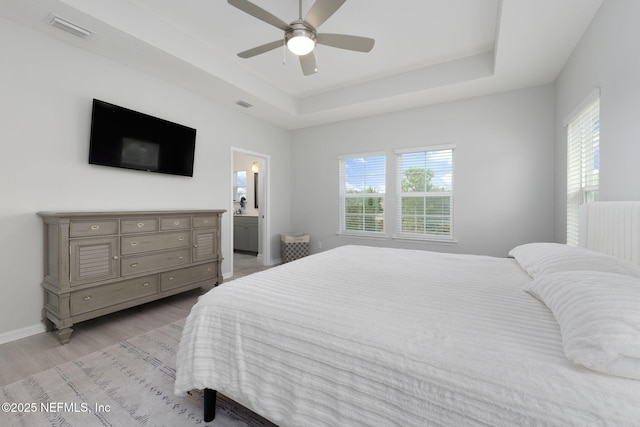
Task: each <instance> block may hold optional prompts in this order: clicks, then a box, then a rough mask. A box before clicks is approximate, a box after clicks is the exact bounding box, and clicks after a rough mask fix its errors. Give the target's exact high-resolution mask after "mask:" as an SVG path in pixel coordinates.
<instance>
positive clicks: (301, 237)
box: [280, 233, 309, 243]
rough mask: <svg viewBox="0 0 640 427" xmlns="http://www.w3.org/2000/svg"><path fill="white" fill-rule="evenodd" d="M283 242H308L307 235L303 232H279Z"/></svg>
mask: <svg viewBox="0 0 640 427" xmlns="http://www.w3.org/2000/svg"><path fill="white" fill-rule="evenodd" d="M280 240H282V242H283V243H309V235H308V234H304V233H293V234H281V235H280Z"/></svg>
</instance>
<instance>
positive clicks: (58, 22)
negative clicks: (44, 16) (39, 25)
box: [49, 15, 93, 39]
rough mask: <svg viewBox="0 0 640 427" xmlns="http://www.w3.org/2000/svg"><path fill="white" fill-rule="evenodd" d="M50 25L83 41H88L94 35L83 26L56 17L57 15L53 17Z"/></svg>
mask: <svg viewBox="0 0 640 427" xmlns="http://www.w3.org/2000/svg"><path fill="white" fill-rule="evenodd" d="M49 24H50V25H53V26H54V27H56V28H60V29H61V30H64V31H66V32H68V33H71V34H73V35H74V36H77V37H80V38H83V39H86V38H87V37H89V36H90V35H91V34H93V33H92V32H91V31H89V30H87V29H86V28H82V27H81V26H79V25H76V24H74V23H73V22H70V21H67V20H66V19H64V18H60V17H59V16H56V15H51V18H50V19H49Z"/></svg>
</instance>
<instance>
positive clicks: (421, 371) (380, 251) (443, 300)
mask: <svg viewBox="0 0 640 427" xmlns="http://www.w3.org/2000/svg"><path fill="white" fill-rule="evenodd" d="M529 280H530V277H529V276H528V275H527V273H525V272H524V271H523V270H522V268H521V267H520V266H519V265H518V264H517V263H516V261H514V260H513V259H506V258H493V257H483V256H473V255H455V254H442V253H434V252H426V251H413V250H399V249H386V248H373V247H363V246H344V247H340V248H337V249H334V250H331V251H327V252H323V253H320V254H317V255H312V256H309V257H306V258H303V259H301V260H298V261H295V262H292V263H288V264H285V265H283V266H280V267H276V268H273V269H270V270H267V271H265V272H261V273H257V274H254V275H251V276H248V277H245V278H241V279H238V280H234V281H231V282H228V283H225V284H223V285H221V286H219V287H217V288H215V289H213V290H212V291H210V292H209V293H207V294H206V295H204V296H202V297H201V298H200V300H199V302H198V303H197V304H196V305H195V306H194V307H193V309H192V311H191V314H190V315H189V317H188V319H187V322H186V325H185V329H184V332H183V336H182V341H181V343H180V349H179V352H178V357H177V376H176V383H175V391H176V393H177V394H183V393H185V392H187V391H189V390H191V389H203V388H207V387H208V388H212V389H215V390H218V391H219V392H220V393H223V394H225V395H227V396H229V397H231V398H232V399H234V400H236V401H238V402H239V403H241V404H243V405H245V406H246V407H248V408H250V409H252V410H254V411H255V412H257V413H259V414H261V415H263V416H265V417H266V418H268V419H270V420H271V421H273V422H274V423H276V424H279V425H281V426H323V425H326V426H332V427H335V426H358V425H368V426H429V425H452V426H454V425H455V426H460V425H503V426H514V425H558V426H567V425H576V426H588V425H639V424H640V381H635V380H629V379H624V378H617V377H612V376H607V375H604V374H600V373H597V372H592V371H589V370H587V369H585V368H581V367H579V366H576V365H574V364H572V363H571V362H570V361H568V360H567V358H566V357H565V356H564V354H563V351H562V343H561V337H560V333H559V328H558V325H557V323H556V321H555V319H554V318H553V316H552V314H551V312H550V311H549V310H548V309H547V308H546V307H545V306H544V305H543V304H542V303H541V302H540V301H538V300H536V299H535V298H533V297H532V296H531V295H529V294H527V293H525V292H524V291H523V290H522V286H523V285H524V284H525V283H526V282H528V281H529Z"/></svg>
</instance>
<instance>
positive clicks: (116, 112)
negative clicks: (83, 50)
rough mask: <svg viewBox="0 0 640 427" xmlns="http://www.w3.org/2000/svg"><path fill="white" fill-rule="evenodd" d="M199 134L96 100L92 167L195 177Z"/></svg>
mask: <svg viewBox="0 0 640 427" xmlns="http://www.w3.org/2000/svg"><path fill="white" fill-rule="evenodd" d="M195 146H196V130H195V129H193V128H190V127H187V126H183V125H180V124H177V123H173V122H170V121H167V120H163V119H160V118H157V117H153V116H150V115H147V114H143V113H139V112H137V111H133V110H129V109H127V108H124V107H119V106H117V105H113V104H110V103H108V102H104V101H99V100H97V99H94V100H93V113H92V115H91V141H90V146H89V163H90V164H93V165H103V166H114V167H118V168H126V169H136V170H142V171H149V172H159V173H168V174H172V175H184V176H193V158H194V153H195Z"/></svg>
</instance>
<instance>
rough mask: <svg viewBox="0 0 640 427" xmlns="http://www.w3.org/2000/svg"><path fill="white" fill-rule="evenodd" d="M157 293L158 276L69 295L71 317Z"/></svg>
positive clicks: (126, 281)
mask: <svg viewBox="0 0 640 427" xmlns="http://www.w3.org/2000/svg"><path fill="white" fill-rule="evenodd" d="M156 293H158V276H146V277H140V278H137V279H131V280H125V281H122V282H118V283H112V284H109V285H102V286H99V287H95V288H91V289H83V290H81V291H77V292H73V293H72V294H71V301H70V304H71V307H70V308H71V315H72V316H76V315H78V314H82V313H86V312H89V311H92V310H98V309H101V308H104V307H109V306H111V305H116V304H120V303H122V302H126V301H131V300H133V299H136V298H141V297H145V296H148V295H153V294H156Z"/></svg>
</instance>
